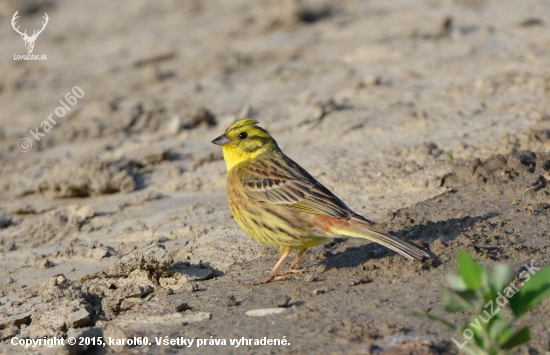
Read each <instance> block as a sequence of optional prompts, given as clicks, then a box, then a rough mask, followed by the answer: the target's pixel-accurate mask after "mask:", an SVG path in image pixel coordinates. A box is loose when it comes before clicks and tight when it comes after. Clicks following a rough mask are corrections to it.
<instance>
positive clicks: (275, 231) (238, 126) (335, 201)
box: [212, 118, 430, 283]
mask: <svg viewBox="0 0 550 355" xmlns="http://www.w3.org/2000/svg"><path fill="white" fill-rule="evenodd" d="M257 124H258V122H257V121H256V120H254V119H251V118H244V119H241V120H239V121H237V122H235V123H234V124H233V125H232V126H231V127H229V128H228V129H227V130H226V131H225V133H224V134H223V135H221V136H219V137H218V138H216V139H214V140H213V141H212V143H214V144H217V145H220V146H222V148H223V157H224V159H225V163H226V165H227V199H228V200H229V207H230V208H231V213H232V214H233V217H235V220H236V221H237V223H238V224H239V226H240V227H241V228H242V229H243V230H244V231H245V232H246V233H247V234H248V235H250V236H251V237H252V238H254V239H255V240H256V241H258V242H259V243H261V244H265V245H273V246H278V247H279V251H280V252H282V253H283V256H282V257H281V259H280V260H279V261H278V262H277V264H276V265H275V267H274V268H273V270H271V272H270V273H269V275H268V276H267V277H266V278H265V279H264V280H263V281H262V283H267V282H269V281H271V280H273V279H274V278H275V276H276V275H277V270H278V269H279V267H280V266H281V264H282V263H283V261H284V260H285V258H286V257H287V256H288V254H289V253H290V251H291V250H292V249H297V250H298V251H299V252H298V255H296V258H295V259H294V261H293V262H292V264H291V265H290V267H289V268H288V269H287V270H286V271H284V272H283V273H282V274H283V275H286V274H290V273H295V272H300V271H299V270H294V268H295V267H296V264H298V260H300V258H301V257H302V255H304V253H305V251H306V249H307V248H309V247H313V246H316V245H320V244H324V243H327V242H329V241H330V239H331V238H338V237H356V238H357V237H359V238H366V239H369V240H372V241H374V242H377V243H380V244H382V245H384V246H386V247H388V248H390V249H392V250H394V251H396V252H398V253H399V254H401V255H403V256H405V257H406V258H409V259H412V260H422V259H424V258H430V255H429V254H428V253H426V252H424V251H422V250H420V249H418V248H416V247H414V246H412V245H410V244H408V243H405V242H404V241H402V240H399V239H397V238H395V237H393V236H391V235H389V234H386V233H384V232H382V231H380V230H378V229H376V228H375V227H373V223H372V222H371V221H369V220H368V219H366V218H365V217H363V216H361V215H359V214H357V213H355V212H353V211H352V210H351V209H350V208H349V207H348V206H346V205H345V204H344V203H343V202H342V201H341V200H340V199H339V198H338V197H336V196H335V195H334V194H333V193H332V192H330V191H329V190H328V189H327V188H326V187H324V186H323V185H321V183H319V182H318V181H317V180H315V179H314V178H313V177H312V176H311V175H310V174H309V173H308V172H307V171H305V170H304V168H302V167H301V166H300V165H298V164H297V163H295V162H294V161H293V160H292V159H290V158H289V157H287V156H286V155H285V154H284V153H283V152H282V151H281V148H279V146H278V145H277V142H275V140H274V139H273V138H272V137H271V136H270V135H269V133H267V131H265V130H264V129H263V128H261V127H258V125H257Z"/></svg>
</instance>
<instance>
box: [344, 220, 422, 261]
mask: <svg viewBox="0 0 550 355" xmlns="http://www.w3.org/2000/svg"><path fill="white" fill-rule="evenodd" d="M337 233H339V234H342V235H345V236H348V237H354V238H366V239H369V240H372V241H373V242H376V243H379V244H382V245H383V246H385V247H388V248H390V249H391V250H393V251H395V252H397V253H399V254H401V255H403V256H404V257H406V258H408V259H411V260H423V259H430V258H431V256H430V254H428V253H426V252H424V251H422V250H420V249H418V248H417V247H415V246H413V245H411V244H409V243H407V242H404V241H402V240H401V239H398V238H396V237H394V236H391V235H389V234H387V233H384V232H382V231H381V230H378V229H376V228H374V227H373V226H371V225H369V224H367V223H365V222H362V221H361V222H355V221H354V222H352V224H351V225H349V226H347V227H345V228H342V229H340V230H338V231H337Z"/></svg>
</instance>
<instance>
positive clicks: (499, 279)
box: [489, 263, 514, 293]
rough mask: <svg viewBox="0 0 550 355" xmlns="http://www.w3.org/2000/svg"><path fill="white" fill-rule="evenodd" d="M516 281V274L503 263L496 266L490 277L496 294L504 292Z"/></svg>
mask: <svg viewBox="0 0 550 355" xmlns="http://www.w3.org/2000/svg"><path fill="white" fill-rule="evenodd" d="M512 280H514V272H513V271H512V269H511V268H510V266H508V265H506V264H502V263H498V264H496V266H495V268H494V269H493V272H492V273H491V275H490V277H489V284H490V285H491V286H492V288H493V291H494V292H495V293H497V292H502V290H504V288H505V287H506V286H508V285H509V284H510V282H512Z"/></svg>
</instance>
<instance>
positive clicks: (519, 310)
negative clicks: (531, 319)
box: [510, 266, 550, 318]
mask: <svg viewBox="0 0 550 355" xmlns="http://www.w3.org/2000/svg"><path fill="white" fill-rule="evenodd" d="M532 270H533V272H534V273H535V274H534V275H531V274H530V273H528V274H526V276H527V275H530V278H528V279H526V280H525V281H523V282H522V283H521V284H522V288H521V289H520V290H519V292H518V293H516V294H515V295H514V296H513V297H512V298H510V308H512V312H514V316H516V318H518V317H520V316H521V315H523V314H525V313H527V312H528V311H530V310H531V309H532V308H533V307H535V306H536V305H537V304H539V303H540V302H541V301H542V300H543V299H544V298H546V297H547V296H548V295H550V266H545V267H543V268H541V269H540V270H535V269H534V268H533V269H532Z"/></svg>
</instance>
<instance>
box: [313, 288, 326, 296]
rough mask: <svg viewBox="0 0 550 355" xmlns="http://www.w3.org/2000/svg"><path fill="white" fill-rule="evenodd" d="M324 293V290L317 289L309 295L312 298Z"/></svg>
mask: <svg viewBox="0 0 550 355" xmlns="http://www.w3.org/2000/svg"><path fill="white" fill-rule="evenodd" d="M325 292H326V291H325V290H323V289H320V288H318V289H315V290H313V292H312V293H311V294H312V295H313V296H317V295H322V294H323V293H325Z"/></svg>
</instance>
